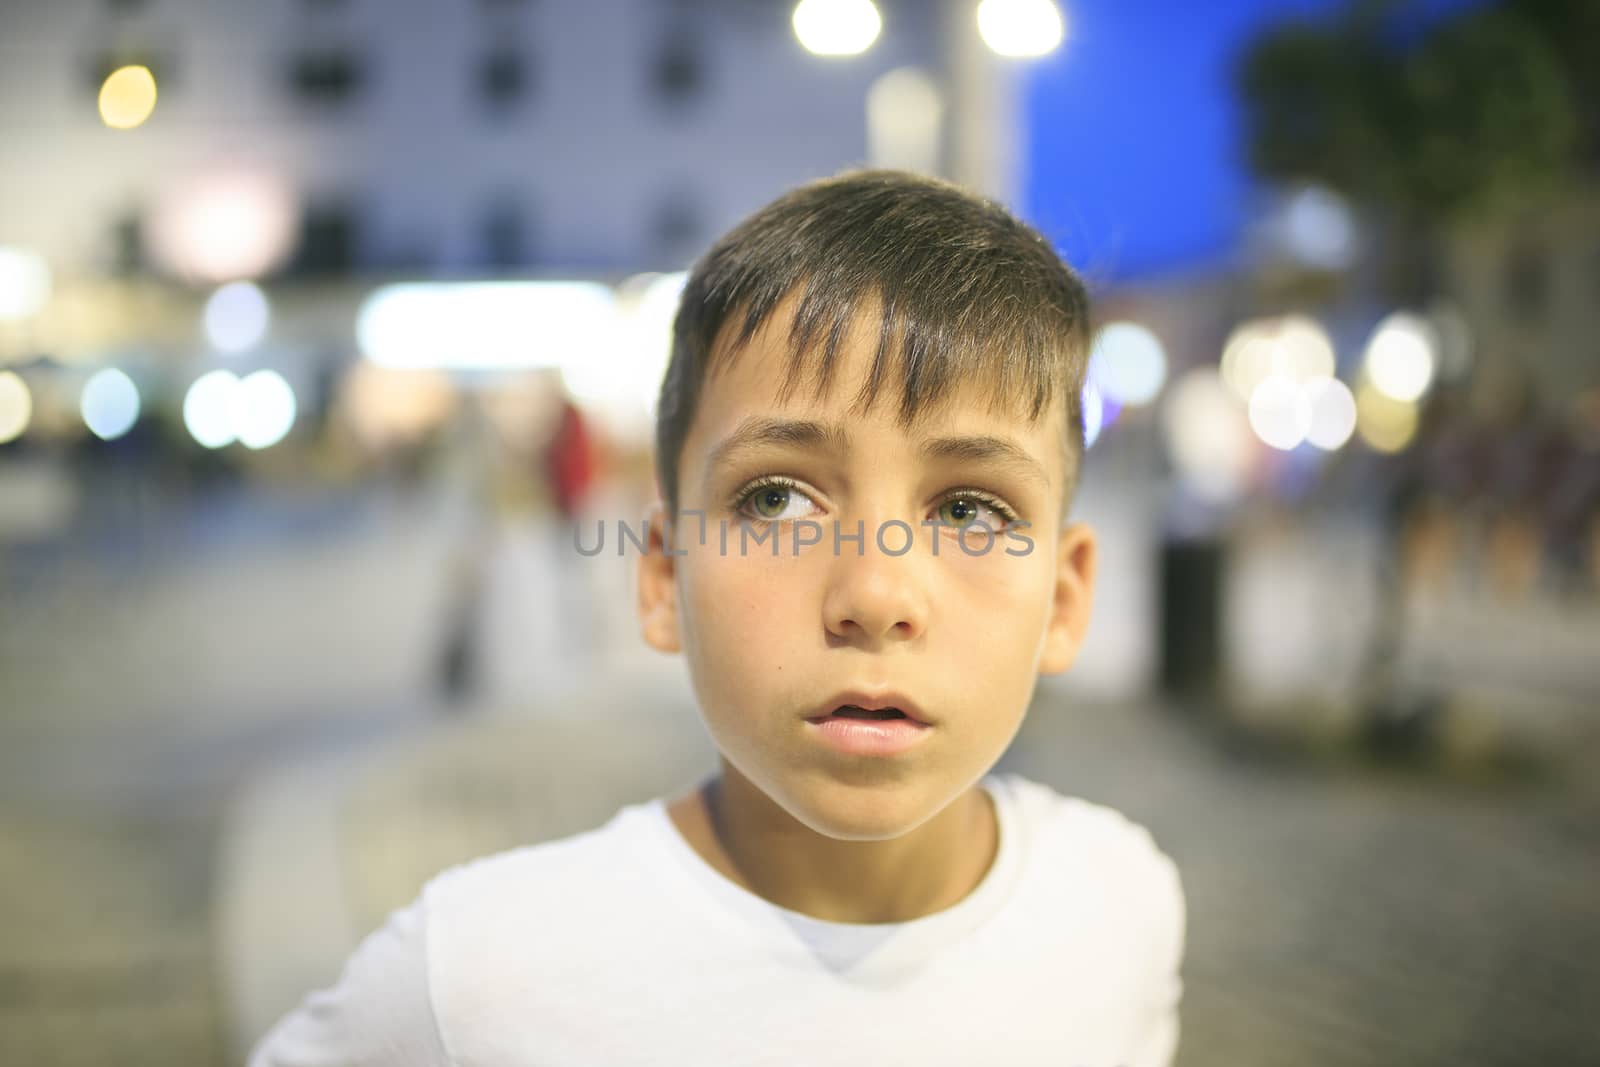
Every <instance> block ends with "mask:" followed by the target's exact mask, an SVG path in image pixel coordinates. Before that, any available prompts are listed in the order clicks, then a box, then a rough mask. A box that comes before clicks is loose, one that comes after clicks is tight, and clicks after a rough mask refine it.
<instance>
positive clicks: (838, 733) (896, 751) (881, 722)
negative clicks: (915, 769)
mask: <svg viewBox="0 0 1600 1067" xmlns="http://www.w3.org/2000/svg"><path fill="white" fill-rule="evenodd" d="M805 729H806V731H807V732H810V733H815V734H816V736H817V740H818V741H820V742H821V743H822V744H824V745H827V746H828V747H829V748H831V749H834V750H835V751H837V752H843V753H844V754H845V755H847V756H880V757H881V756H898V755H900V754H901V753H903V752H906V751H908V750H910V749H911V748H913V747H915V746H916V745H917V744H918V743H919V742H921V741H922V740H923V739H924V738H926V737H927V736H928V735H929V734H931V733H933V727H931V726H929V725H928V724H927V723H923V722H918V721H917V720H915V719H844V718H834V717H832V716H824V717H822V718H820V719H807V720H806V725H805Z"/></svg>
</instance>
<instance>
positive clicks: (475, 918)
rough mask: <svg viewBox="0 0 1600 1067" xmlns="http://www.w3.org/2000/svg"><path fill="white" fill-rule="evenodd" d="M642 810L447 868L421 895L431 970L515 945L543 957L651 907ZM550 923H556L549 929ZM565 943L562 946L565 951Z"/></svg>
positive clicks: (646, 822) (633, 808)
mask: <svg viewBox="0 0 1600 1067" xmlns="http://www.w3.org/2000/svg"><path fill="white" fill-rule="evenodd" d="M646 809H647V805H644V804H637V805H630V806H628V807H624V808H622V809H621V810H620V811H618V812H617V813H616V814H615V815H613V816H612V817H611V819H610V820H608V821H607V822H606V823H605V824H604V825H603V826H600V827H597V828H596V829H593V830H588V831H585V832H583V833H580V834H575V835H573V836H571V837H564V838H559V839H556V840H552V841H545V842H541V843H539V844H535V845H526V846H523V847H521V848H516V849H512V850H510V851H507V852H500V853H496V854H493V855H490V856H485V857H482V858H480V859H476V860H472V861H470V862H468V863H464V864H461V865H459V866H456V867H452V868H450V869H448V870H446V871H443V872H441V873H440V874H438V875H435V876H434V878H433V879H432V880H431V881H430V882H429V883H428V884H427V886H426V887H424V889H423V891H422V896H421V901H422V904H423V906H424V907H425V908H426V910H427V913H428V922H429V927H428V954H429V959H430V961H431V963H432V965H433V967H434V968H435V969H436V971H437V970H441V969H442V970H445V971H449V970H450V969H451V968H453V967H467V968H471V967H475V966H477V963H478V961H479V960H480V959H482V958H484V957H486V956H487V957H492V956H496V955H499V954H500V952H501V949H502V948H503V946H504V945H506V944H508V943H511V942H513V941H517V940H523V941H525V942H527V943H538V944H540V945H542V946H544V948H545V950H546V951H547V952H550V953H560V952H561V951H563V950H565V949H567V948H576V947H578V944H579V943H580V942H581V939H582V938H583V937H584V936H592V935H593V931H594V929H595V928H596V927H595V923H593V922H589V921H587V920H589V919H598V920H600V921H601V923H602V924H604V923H607V922H613V921H615V917H616V916H617V915H619V914H627V912H628V908H629V904H630V902H637V901H638V900H640V899H650V894H651V893H652V887H651V882H652V881H653V880H654V879H653V878H652V874H653V873H655V872H658V871H659V867H658V866H652V864H651V861H650V857H651V856H652V855H653V854H654V853H653V851H652V849H653V842H652V841H651V839H650V838H651V822H650V818H649V812H648V811H647V810H646ZM552 919H555V920H556V921H552ZM569 942H571V943H570V944H569Z"/></svg>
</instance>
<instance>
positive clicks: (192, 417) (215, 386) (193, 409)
mask: <svg viewBox="0 0 1600 1067" xmlns="http://www.w3.org/2000/svg"><path fill="white" fill-rule="evenodd" d="M238 393H239V379H238V377H237V376H235V375H234V374H232V373H231V372H229V371H225V370H214V371H211V372H210V373H208V374H202V375H201V376H200V377H199V378H197V379H195V382H194V384H193V385H191V386H189V391H188V392H187V393H185V394H184V396H183V425H184V428H185V429H187V430H188V431H189V436H190V437H192V438H194V440H195V443H196V444H198V445H200V446H201V447H202V448H222V447H224V446H226V445H231V444H233V442H234V440H235V439H237V437H238V433H237V432H236V431H235V430H234V426H233V415H234V408H235V406H236V405H237V403H238Z"/></svg>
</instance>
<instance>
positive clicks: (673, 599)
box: [639, 503, 683, 652]
mask: <svg viewBox="0 0 1600 1067" xmlns="http://www.w3.org/2000/svg"><path fill="white" fill-rule="evenodd" d="M648 522H649V530H648V531H647V537H646V541H645V551H644V553H643V554H642V555H641V556H640V557H639V631H640V633H642V634H643V635H644V639H645V643H646V644H648V645H649V646H650V647H651V648H653V649H655V650H656V651H657V652H681V651H683V644H682V641H681V640H680V638H679V634H678V557H677V556H676V555H668V554H667V550H666V549H667V538H668V532H667V512H666V508H665V507H664V506H663V505H661V504H660V503H657V504H656V505H655V506H654V507H652V508H651V509H650V517H649V519H648ZM677 551H678V552H681V551H682V549H677Z"/></svg>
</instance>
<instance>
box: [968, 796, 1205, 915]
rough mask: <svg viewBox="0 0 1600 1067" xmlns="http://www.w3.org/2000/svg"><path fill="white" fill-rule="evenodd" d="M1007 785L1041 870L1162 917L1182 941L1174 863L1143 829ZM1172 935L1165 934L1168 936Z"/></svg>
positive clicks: (1100, 808) (1084, 805)
mask: <svg viewBox="0 0 1600 1067" xmlns="http://www.w3.org/2000/svg"><path fill="white" fill-rule="evenodd" d="M1000 777H1001V779H1002V780H1003V781H1004V783H1005V784H1006V785H1007V786H1009V787H1010V789H1011V794H1012V797H1013V802H1014V803H1015V804H1016V807H1017V814H1018V817H1019V822H1020V823H1021V825H1022V826H1023V828H1024V830H1023V832H1024V834H1025V836H1026V837H1027V839H1028V842H1029V849H1030V852H1031V853H1033V857H1034V859H1035V860H1036V861H1040V862H1041V863H1042V865H1043V866H1045V867H1047V868H1050V869H1054V870H1056V871H1058V872H1060V873H1061V874H1062V876H1063V877H1067V878H1070V879H1072V880H1073V881H1074V882H1077V883H1079V884H1082V883H1084V882H1086V881H1087V882H1090V883H1093V884H1095V885H1097V886H1100V887H1102V888H1104V889H1105V890H1107V891H1108V892H1110V893H1113V894H1115V895H1117V896H1119V897H1121V898H1122V899H1123V901H1124V902H1125V903H1126V904H1127V905H1128V906H1130V907H1136V908H1138V910H1140V911H1142V912H1144V914H1145V916H1146V917H1147V918H1148V917H1149V916H1150V915H1151V914H1152V913H1155V914H1158V915H1160V916H1162V917H1163V920H1164V922H1165V924H1166V925H1168V926H1174V925H1175V926H1176V931H1175V933H1176V935H1177V936H1178V937H1179V938H1180V939H1181V937H1182V927H1183V921H1184V920H1183V913H1184V894H1183V881H1182V877H1181V876H1180V874H1179V872H1178V865H1177V864H1176V863H1175V862H1173V860H1172V857H1171V856H1169V855H1168V854H1167V853H1166V852H1165V851H1163V850H1162V848H1161V846H1160V845H1159V844H1157V842H1156V840H1155V837H1154V835H1153V834H1151V832H1150V830H1149V829H1148V828H1147V827H1145V826H1144V825H1142V824H1140V823H1138V822H1136V821H1134V820H1133V819H1131V818H1129V817H1128V816H1127V815H1125V814H1123V813H1122V812H1120V811H1118V810H1117V809H1115V808H1113V807H1110V806H1108V805H1105V804H1099V803H1096V802H1094V801H1091V800H1086V799H1084V798H1083V797H1077V796H1069V795H1065V794H1062V793H1060V792H1058V791H1057V790H1056V789H1055V788H1053V787H1052V786H1049V785H1046V784H1044V783H1042V782H1035V781H1032V780H1030V779H1027V778H1024V777H1022V776H1020V775H1016V774H1006V775H1001V776H1000ZM1171 932H1174V931H1169V933H1171Z"/></svg>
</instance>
